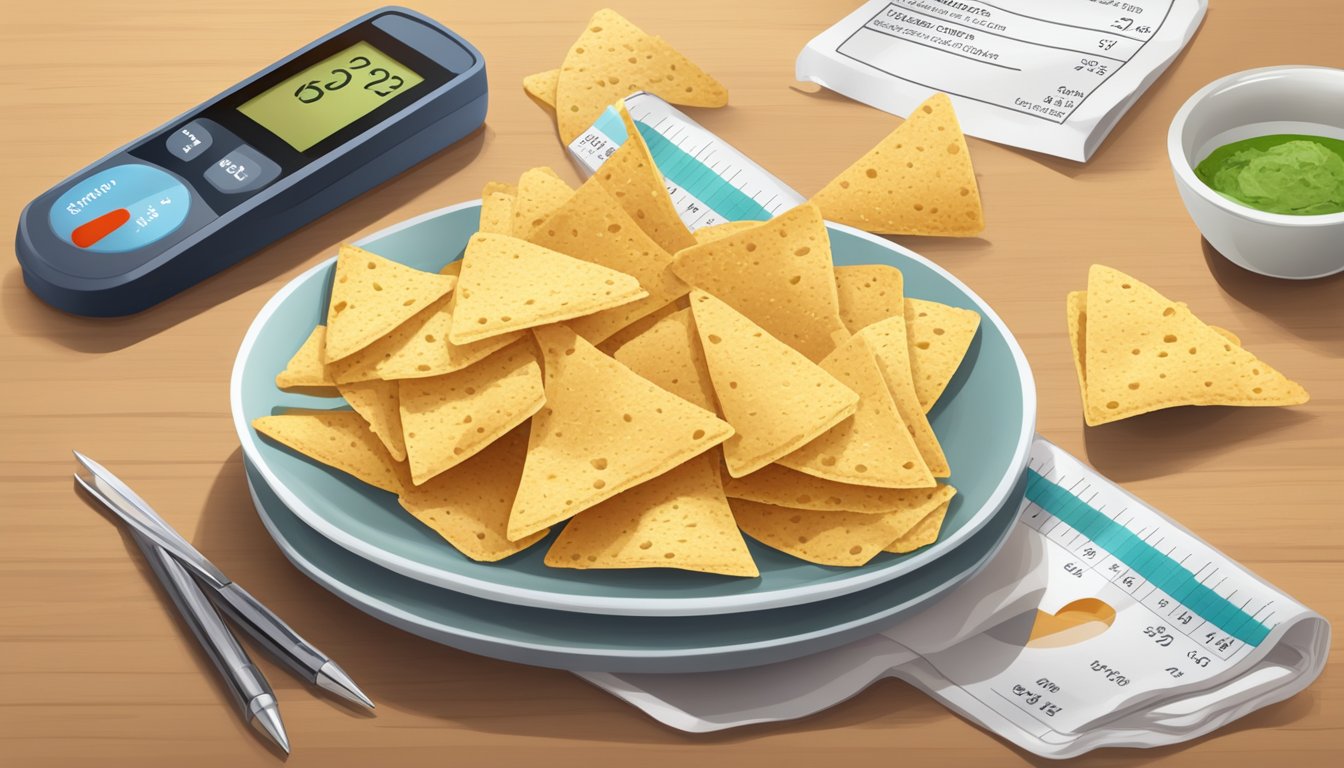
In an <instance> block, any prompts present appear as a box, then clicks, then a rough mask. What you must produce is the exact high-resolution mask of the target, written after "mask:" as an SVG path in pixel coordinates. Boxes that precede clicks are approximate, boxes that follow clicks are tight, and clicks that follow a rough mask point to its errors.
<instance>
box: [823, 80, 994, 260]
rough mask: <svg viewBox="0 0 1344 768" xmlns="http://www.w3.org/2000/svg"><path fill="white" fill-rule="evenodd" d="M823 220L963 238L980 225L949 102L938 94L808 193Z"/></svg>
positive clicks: (962, 139)
mask: <svg viewBox="0 0 1344 768" xmlns="http://www.w3.org/2000/svg"><path fill="white" fill-rule="evenodd" d="M812 202H814V203H816V204H817V205H818V206H820V207H821V210H822V213H823V214H825V216H826V218H827V219H830V220H831V221H836V222H839V223H841V224H848V225H850V226H851V227H858V228H859V229H864V230H867V231H869V232H876V233H878V234H883V235H951V236H967V235H974V234H977V233H979V232H980V231H981V230H983V229H984V228H985V216H984V212H983V211H982V210H981V208H980V192H979V189H978V188H977V186H976V183H975V169H974V168H972V167H971V154H970V151H969V150H968V149H967V148H966V137H965V136H963V135H962V133H961V126H960V125H959V124H958V123H957V115H956V112H955V111H954V110H953V109H952V101H951V100H950V99H948V98H947V96H946V95H945V94H942V93H936V94H934V95H933V96H931V97H929V99H928V100H927V101H925V102H924V103H923V104H921V105H919V106H918V107H916V108H915V111H914V112H912V113H911V114H910V117H909V118H907V119H906V121H905V122H904V123H901V124H900V125H899V126H897V128H896V130H894V131H892V132H891V133H890V134H889V135H888V136H887V137H886V138H885V139H883V140H882V141H880V142H878V145H877V146H876V147H873V148H872V149H871V150H870V151H869V152H868V153H867V154H865V155H864V156H863V157H861V158H859V159H858V160H857V161H855V162H854V164H853V165H851V166H850V167H849V168H846V169H845V170H844V171H842V172H841V173H840V175H839V176H836V177H835V178H834V179H832V180H831V181H830V183H828V184H827V185H826V186H824V187H822V189H821V191H820V192H818V193H817V194H816V195H814V196H813V197H812Z"/></svg>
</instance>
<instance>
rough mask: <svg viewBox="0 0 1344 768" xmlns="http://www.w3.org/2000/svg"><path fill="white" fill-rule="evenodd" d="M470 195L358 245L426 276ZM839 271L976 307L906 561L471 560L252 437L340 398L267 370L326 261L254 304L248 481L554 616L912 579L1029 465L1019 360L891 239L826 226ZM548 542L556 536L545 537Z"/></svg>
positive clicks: (786, 599) (729, 607)
mask: <svg viewBox="0 0 1344 768" xmlns="http://www.w3.org/2000/svg"><path fill="white" fill-rule="evenodd" d="M479 210H480V205H479V202H470V203H463V204H460V205H456V206H451V207H449V208H444V209H442V210H439V211H434V212H431V213H427V214H424V215H422V216H419V217H417V218H414V219H411V220H409V221H406V222H404V223H402V224H399V225H396V226H393V227H390V228H388V229H385V230H383V231H381V232H379V233H377V234H374V235H371V236H370V237H368V238H365V239H364V240H363V241H361V242H360V243H359V244H360V245H361V246H363V247H366V248H368V249H369V250H372V251H374V252H375V253H379V254H381V255H383V256H386V257H388V258H390V259H393V260H396V261H399V262H402V263H405V264H408V265H410V266H413V267H417V268H419V269H425V270H437V269H439V268H440V267H442V266H443V264H444V263H446V262H448V261H451V260H453V259H456V258H458V257H459V256H460V255H461V253H462V250H463V248H465V246H466V242H467V239H468V237H469V236H470V235H471V234H472V233H473V232H475V231H476V228H477V226H478V224H479ZM828 226H829V228H830V233H831V248H832V253H833V256H834V259H835V263H836V264H837V265H845V264H890V265H892V266H895V267H898V268H899V269H901V271H902V272H903V273H904V276H905V290H906V294H907V295H909V296H912V297H917V298H922V299H930V300H933V301H940V302H943V303H945V304H951V305H953V306H958V307H964V308H967V309H972V310H975V311H977V312H979V313H980V316H981V318H982V322H981V325H980V331H979V333H978V334H977V335H976V339H975V341H974V342H973V343H972V344H971V348H970V351H969V352H968V354H967V358H966V361H965V362H964V363H963V364H962V366H961V369H960V370H959V371H958V372H957V375H956V376H955V377H954V378H953V380H952V382H951V383H950V384H949V386H948V388H947V391H946V393H945V394H944V395H943V398H942V399H941V400H940V401H939V403H938V405H937V406H936V407H935V408H934V410H933V412H932V413H931V414H930V420H931V421H932V424H933V427H934V430H935V431H936V432H937V434H938V437H939V439H940V440H941V442H942V446H943V450H944V452H945V453H946V454H947V458H948V461H949V463H950V465H951V467H952V472H953V474H952V477H951V478H950V479H949V482H951V483H952V484H953V485H954V486H956V488H957V491H958V493H957V495H956V497H955V498H954V499H953V501H952V505H951V507H950V508H949V510H948V514H947V518H946V520H945V522H944V523H943V529H942V532H941V533H940V534H939V538H938V541H937V542H936V543H935V544H933V545H931V546H929V547H925V548H923V549H921V550H918V551H916V552H912V553H910V554H906V555H891V554H885V553H884V554H879V555H878V556H877V557H876V558H874V559H873V560H872V561H871V562H870V563H868V564H867V565H865V566H863V567H860V568H835V567H828V566H821V565H814V564H811V563H807V562H804V561H802V560H798V559H796V558H793V557H791V556H789V555H785V554H783V553H781V552H777V551H775V550H772V549H769V548H767V547H764V546H762V545H760V544H758V543H757V542H755V541H751V540H748V545H749V546H750V547H751V552H752V556H753V557H754V558H755V559H756V563H757V565H758V566H759V568H760V571H761V576H760V578H756V579H741V578H732V577H724V576H714V575H710V574H701V573H692V572H687V571H676V570H663V569H646V570H612V571H602V570H592V571H577V570H569V569H559V568H549V567H547V566H546V565H544V564H543V562H542V559H543V557H544V555H545V552H546V548H547V546H548V544H549V542H548V541H543V542H541V543H540V544H538V545H536V546H534V547H532V548H530V549H528V550H526V551H524V552H522V553H520V554H518V555H515V556H514V557H511V558H508V559H506V560H504V561H501V562H498V563H477V562H474V561H472V560H470V559H468V558H466V557H464V556H463V555H461V554H460V553H458V552H457V550H455V549H453V548H452V547H451V546H449V545H448V544H447V543H446V542H444V541H443V540H442V539H440V538H439V536H438V535H437V534H435V533H434V532H433V531H431V530H429V529H428V528H426V527H424V526H422V525H420V524H419V523H418V522H416V521H415V520H414V519H412V518H411V517H410V516H409V515H407V514H405V513H404V512H403V511H402V510H401V508H400V507H399V506H398V505H397V503H396V499H395V498H394V497H393V496H392V495H390V494H388V493H385V492H383V491H379V490H376V489H374V488H371V487H369V486H366V485H364V484H363V483H361V482H359V481H357V480H355V479H353V478H351V477H348V476H346V475H344V474H342V473H340V472H336V471H333V470H330V469H328V468H326V467H324V466H322V465H320V464H318V463H316V462H314V461H311V460H309V459H307V458H305V457H303V456H300V455H298V454H296V453H293V452H291V451H289V450H287V449H285V448H284V447H282V446H279V445H277V444H275V443H273V442H271V441H268V440H263V439H261V438H260V437H259V436H258V435H257V434H256V433H255V432H254V431H253V429H252V427H251V422H252V420H253V419H255V418H257V417H259V416H263V415H266V414H269V413H271V412H273V411H274V410H275V409H276V408H278V407H282V408H283V407H301V408H323V407H326V408H331V407H337V406H336V403H339V401H336V400H332V399H329V398H317V397H311V396H307V395H299V394H293V393H286V392H282V391H281V390H279V389H277V388H276V386H275V375H276V373H278V372H279V371H281V370H282V369H283V368H284V367H285V363H286V362H287V361H288V360H289V357H290V356H291V355H292V354H293V353H294V351H295V350H296V349H298V347H299V345H300V344H301V343H302V342H303V340H304V339H305V338H306V337H307V335H308V332H309V331H311V330H312V328H313V326H314V325H315V324H317V323H320V322H323V319H324V315H325V312H326V303H327V301H326V300H327V295H328V289H329V288H330V283H331V276H332V271H333V267H334V263H335V260H334V259H330V260H328V261H325V262H323V263H322V264H319V265H317V266H316V267H314V268H312V269H310V270H309V271H307V272H305V273H304V274H302V275H299V276H298V277H296V278H295V279H294V280H293V281H291V282H290V283H289V284H288V285H286V286H285V287H284V288H283V289H281V290H280V292H279V293H277V294H276V295H275V296H274V297H273V298H272V299H271V300H270V301H269V302H267V304H266V306H265V307H264V308H262V310H261V312H260V313H259V314H258V315H257V318H256V319H255V320H254V321H253V323H252V326H251V328H250V329H249V330H248V332H247V336H246V337H245V338H244V340H243V343H242V347H241V348H240V349H239V352H238V358H237V360H236V362H235V364H234V369H233V380H232V386H231V392H230V397H231V401H232V410H233V417H234V424H235V427H236V428H237V431H238V438H239V440H240V442H241V443H242V446H243V451H244V453H245V454H246V456H247V458H248V460H249V461H250V462H251V464H252V466H253V467H254V468H255V471H256V473H257V475H258V477H259V478H260V479H261V480H262V481H263V482H264V483H265V484H266V485H267V486H268V487H269V488H270V489H271V490H272V491H274V493H275V494H276V496H277V497H278V498H279V499H280V500H281V502H282V503H283V504H284V505H285V506H286V507H287V508H288V509H290V510H291V511H292V512H293V513H294V515H295V516H296V517H297V518H298V519H300V520H302V521H303V522H304V523H305V524H307V525H308V526H310V527H312V529H313V530H314V531H316V532H317V533H319V534H321V535H322V536H324V537H326V538H327V539H329V540H331V541H332V542H334V543H335V544H338V545H340V546H341V547H343V548H345V549H347V550H349V551H350V552H352V553H354V554H355V555H358V556H359V557H362V558H365V559H367V560H369V561H370V562H373V563H375V564H377V565H380V566H382V567H384V568H387V569H389V570H391V571H394V572H396V573H399V574H401V575H403V576H406V577H409V578H412V579H416V580H419V581H423V582H425V583H428V584H432V585H435V586H438V587H442V588H445V589H450V590H453V591H457V592H462V593H465V594H468V595H472V596H475V597H480V598H486V599H490V600H498V601H502V602H506V603H512V604H516V605H524V606H530V607H536V608H546V609H552V610H565V611H579V612H586V613H607V614H619V615H631V616H690V615H704V614H721V613H736V612H743V611H759V610H766V609H772V608H779V607H785V606H793V605H799V604H803V603H810V602H816V601H820V600H828V599H831V598H835V597H838V596H841V595H847V594H851V593H854V592H858V591H860V590H865V589H867V588H869V587H873V586H877V585H879V584H883V583H885V582H888V581H891V580H893V579H897V578H901V577H904V576H906V575H909V574H912V573H914V572H915V571H916V570H917V569H920V568H923V567H925V566H928V565H930V564H931V563H934V562H936V561H937V560H939V559H940V558H942V557H945V556H947V555H949V554H950V553H952V552H954V551H955V550H956V549H957V548H958V547H959V546H961V545H962V544H963V543H964V542H965V541H966V540H967V539H969V538H970V537H971V536H972V535H974V534H975V533H976V532H977V531H978V530H980V529H981V528H982V527H984V526H985V525H986V524H987V523H988V522H989V521H990V520H991V519H992V518H993V517H994V516H995V515H997V514H1005V513H1006V514H1011V513H1012V511H1013V510H1015V509H1016V506H1017V498H1016V497H1015V496H1014V495H1013V493H1012V489H1013V487H1014V485H1015V483H1016V481H1017V480H1018V478H1019V477H1020V475H1021V474H1022V472H1023V470H1024V468H1025V467H1026V461H1027V451H1028V449H1029V447H1030V443H1031V438H1032V435H1033V432H1034V428H1035V419H1036V395H1035V390H1034V388H1033V383H1032V378H1031V371H1030V369H1029V368H1028V366H1027V362H1026V358H1025V357H1024V356H1023V354H1022V350H1021V349H1020V348H1019V347H1018V345H1017V342H1016V341H1015V340H1014V339H1013V337H1012V334H1010V333H1009V331H1008V329H1007V328H1006V327H1005V326H1004V325H1003V322H1002V321H1001V320H1000V319H999V318H998V316H997V315H996V314H994V312H993V311H992V310H991V309H990V308H989V307H988V306H987V305H986V304H985V303H984V302H983V301H982V300H981V299H980V298H979V297H977V296H976V295H975V294H974V293H972V292H971V291H970V289H968V288H967V287H966V286H964V285H962V284H961V283H960V282H959V281H958V280H957V279H956V278H954V277H952V276H951V275H950V274H948V273H947V272H946V271H944V270H943V269H942V268H940V267H938V266H937V265H935V264H933V263H931V262H929V261H928V260H926V259H924V258H923V257H921V256H919V255H918V254H915V253H913V252H911V251H909V250H907V249H905V248H902V247H901V246H899V245H896V244H895V243H892V242H890V241H888V240H884V239H882V238H878V237H874V236H872V235H869V234H866V233H864V232H860V231H858V230H855V229H852V228H850V227H844V226H840V225H836V224H830V225H828ZM551 535H552V536H554V535H555V533H554V532H553V533H552V534H551Z"/></svg>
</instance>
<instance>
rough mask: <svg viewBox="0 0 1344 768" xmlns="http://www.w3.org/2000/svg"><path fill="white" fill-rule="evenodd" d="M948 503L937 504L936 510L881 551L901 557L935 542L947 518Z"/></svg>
mask: <svg viewBox="0 0 1344 768" xmlns="http://www.w3.org/2000/svg"><path fill="white" fill-rule="evenodd" d="M950 503H951V502H947V501H945V502H943V503H942V504H939V505H938V508H937V509H935V510H933V511H932V512H930V513H929V514H927V515H925V516H924V519H923V520H920V521H919V523H917V524H916V525H915V526H914V527H913V528H911V529H910V530H909V531H906V532H905V533H904V534H902V535H901V536H900V538H898V539H896V540H895V541H893V542H891V543H890V544H888V545H887V546H886V547H885V548H884V549H883V551H885V552H893V553H895V554H898V555H903V554H905V553H906V552H914V551H915V550H916V549H919V548H920V547H927V546H928V545H930V544H932V543H934V542H935V541H937V540H938V533H939V532H940V531H942V529H943V520H944V519H946V518H947V507H948V505H949V504H950Z"/></svg>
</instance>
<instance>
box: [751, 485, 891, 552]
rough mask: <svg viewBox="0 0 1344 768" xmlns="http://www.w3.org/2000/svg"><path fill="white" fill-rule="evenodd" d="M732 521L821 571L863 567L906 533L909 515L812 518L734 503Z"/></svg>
mask: <svg viewBox="0 0 1344 768" xmlns="http://www.w3.org/2000/svg"><path fill="white" fill-rule="evenodd" d="M729 504H730V505H731V506H732V508H733V517H734V518H736V520H737V526H738V527H739V528H741V529H742V530H743V531H744V532H745V533H746V534H747V535H748V536H750V537H751V538H753V539H755V540H757V541H759V542H761V543H762V544H764V545H766V546H767V547H771V548H772V549H778V550H779V551H781V552H784V553H786V554H790V555H793V556H794V557H796V558H798V559H800V560H806V561H808V562H809V563H817V564H819V565H841V566H848V567H854V566H859V565H865V564H866V563H867V562H868V561H869V560H872V559H873V558H874V557H875V556H876V555H877V553H879V552H881V551H882V548H883V547H885V546H887V545H888V544H890V543H891V542H892V541H893V540H894V539H896V538H897V537H898V536H900V535H901V534H903V533H905V532H906V531H908V530H909V529H910V526H911V525H914V524H915V522H916V521H912V522H909V523H907V518H909V515H908V514H905V513H901V512H893V513H891V514H887V515H872V514H865V513H862V512H816V511H813V510H801V509H789V508H788V507H775V506H771V505H769V504H761V503H759V502H755V501H744V500H742V499H732V500H731V501H729Z"/></svg>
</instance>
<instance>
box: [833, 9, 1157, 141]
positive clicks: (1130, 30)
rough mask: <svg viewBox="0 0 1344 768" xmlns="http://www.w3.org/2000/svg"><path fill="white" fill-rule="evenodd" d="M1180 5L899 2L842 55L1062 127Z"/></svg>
mask: <svg viewBox="0 0 1344 768" xmlns="http://www.w3.org/2000/svg"><path fill="white" fill-rule="evenodd" d="M1174 2H1175V0H1165V1H1161V0H1159V1H1156V2H1155V1H1153V0H1134V1H1133V2H1120V1H1119V0H1093V1H1092V2H1068V3H1063V2H1058V1H1057V0H1055V1H1049V0H1042V1H1041V2H1022V0H1017V1H1014V0H1001V2H1000V3H998V4H993V3H988V2H981V0H891V2H888V3H886V4H885V5H884V6H882V7H879V8H878V10H877V12H876V13H874V14H872V15H871V17H870V18H868V20H867V21H866V22H865V23H864V24H863V25H862V26H860V27H858V28H856V29H854V31H853V32H852V34H850V35H849V36H848V37H846V38H845V39H844V40H843V41H842V42H841V43H840V44H839V45H838V46H836V48H835V52H836V53H837V54H839V55H840V56H843V57H845V58H847V59H850V60H853V61H855V62H857V63H859V64H862V65H864V66H867V67H871V68H873V69H875V70H878V71H880V72H882V73H884V74H887V75H890V76H892V77H896V78H899V79H902V80H906V81H908V82H910V83H914V84H916V85H921V86H924V87H927V88H932V89H934V90H938V91H943V92H945V93H949V94H952V95H954V96H960V97H962V98H965V99H972V100H974V101H978V102H981V103H983V104H988V105H992V106H996V107H1001V108H1003V109H1007V110H1012V111H1014V112H1018V113H1021V114H1024V115H1030V116H1032V117H1036V118H1039V119H1041V120H1045V121H1049V122H1052V123H1058V124H1063V123H1065V122H1066V121H1067V120H1068V119H1069V118H1070V117H1071V116H1073V114H1074V113H1075V112H1076V111H1077V110H1078V108H1079V107H1081V106H1082V104H1083V102H1085V101H1086V100H1087V99H1088V97H1090V96H1091V95H1092V93H1093V92H1094V91H1096V89H1097V88H1099V87H1100V86H1101V85H1102V84H1103V83H1105V82H1106V81H1107V80H1109V79H1110V78H1111V77H1113V76H1114V75H1115V74H1116V73H1117V72H1118V71H1119V70H1120V69H1122V68H1123V67H1124V66H1125V65H1126V64H1128V63H1129V62H1130V61H1131V60H1132V59H1133V58H1134V57H1135V56H1137V55H1138V54H1139V53H1140V52H1141V51H1142V50H1143V48H1144V46H1145V45H1147V43H1148V42H1149V41H1150V40H1152V39H1153V37H1154V36H1156V35H1157V34H1158V31H1159V30H1160V29H1161V28H1162V25H1163V24H1164V23H1166V20H1167V18H1168V17H1169V16H1170V14H1171V10H1172V6H1173V4H1174ZM1006 6H1012V10H1009V8H1008V7H1006Z"/></svg>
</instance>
